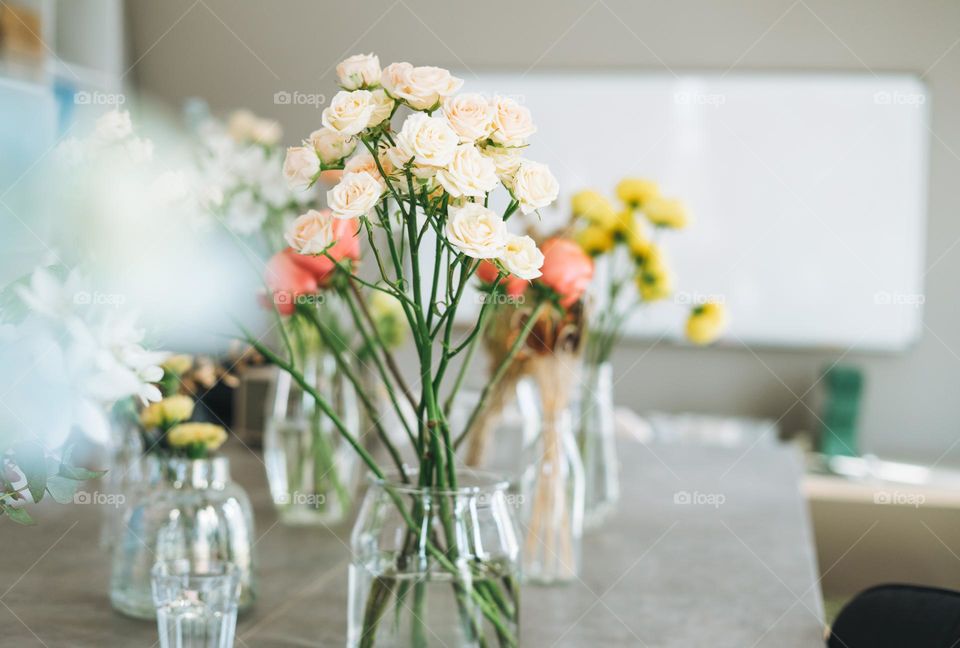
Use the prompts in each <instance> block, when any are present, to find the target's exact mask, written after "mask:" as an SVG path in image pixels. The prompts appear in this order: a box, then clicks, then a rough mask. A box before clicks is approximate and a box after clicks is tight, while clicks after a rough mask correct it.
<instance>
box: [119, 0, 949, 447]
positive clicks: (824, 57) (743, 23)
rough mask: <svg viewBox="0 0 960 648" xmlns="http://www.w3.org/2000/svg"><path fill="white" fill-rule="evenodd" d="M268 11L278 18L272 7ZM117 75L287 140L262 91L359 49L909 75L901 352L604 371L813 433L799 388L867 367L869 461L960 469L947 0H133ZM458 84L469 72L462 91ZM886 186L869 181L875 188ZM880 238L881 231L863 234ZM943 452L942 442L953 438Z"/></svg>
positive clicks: (626, 357) (744, 352) (449, 62)
mask: <svg viewBox="0 0 960 648" xmlns="http://www.w3.org/2000/svg"><path fill="white" fill-rule="evenodd" d="M281 8H282V11H281ZM128 20H129V21H130V24H131V35H130V39H131V46H132V52H131V57H132V60H133V61H135V62H136V64H135V66H134V68H133V71H132V72H131V75H133V76H135V78H136V81H137V82H138V83H139V85H140V87H141V88H142V89H143V90H144V91H147V92H149V93H151V94H153V95H155V96H156V97H158V98H161V99H163V100H165V101H169V102H171V103H174V104H176V103H179V102H180V101H182V100H183V99H184V98H186V97H190V96H203V97H206V98H207V99H208V100H209V101H210V103H211V105H212V106H213V107H214V108H215V109H218V110H229V109H231V108H235V107H239V106H243V105H246V106H248V107H249V108H251V109H253V110H254V111H256V112H259V113H263V114H265V115H271V116H273V117H276V118H277V119H280V120H281V121H282V122H283V124H284V126H285V127H286V128H287V132H288V133H289V134H290V136H289V137H288V138H289V139H291V140H294V139H296V138H297V134H299V133H307V132H309V131H310V130H311V129H313V128H315V127H317V126H318V124H319V111H318V110H317V109H316V108H314V107H311V106H284V105H275V104H274V101H273V96H274V93H275V92H278V91H287V92H291V93H292V92H295V91H296V92H301V93H306V94H312V93H326V94H327V96H330V94H332V92H333V91H334V74H333V66H334V65H335V64H336V63H337V62H338V61H339V60H340V59H342V58H344V57H345V56H347V55H349V54H353V53H356V52H368V51H376V52H377V53H378V54H379V55H380V57H381V60H382V61H384V62H388V61H392V60H398V59H403V60H410V61H411V62H414V63H421V64H422V63H431V64H436V65H443V66H447V67H455V68H460V69H466V70H468V71H470V70H479V69H514V70H521V71H524V70H529V69H563V68H577V69H585V68H586V69H590V68H618V69H635V70H657V71H663V70H664V69H667V70H668V71H669V70H674V71H679V70H705V69H706V70H721V71H723V70H728V69H732V70H744V71H746V70H838V71H863V72H867V73H869V72H870V71H875V72H880V71H907V72H914V73H918V74H923V75H924V79H925V80H926V81H927V82H928V83H929V86H930V90H931V93H932V96H933V122H932V129H931V130H932V132H931V138H932V145H931V164H930V200H929V223H928V227H927V237H928V238H927V264H928V266H929V270H928V273H927V277H926V280H927V287H926V310H925V319H926V325H925V331H924V336H923V339H922V341H921V342H920V343H919V344H918V345H917V346H916V348H914V349H912V350H911V351H909V352H907V353H904V354H901V355H895V356H893V355H891V356H882V355H859V354H852V353H851V354H846V355H845V354H844V352H843V350H837V351H823V352H809V351H804V352H795V351H789V350H766V349H749V348H744V347H740V346H734V347H730V348H716V349H709V350H694V349H687V348H677V347H669V346H665V345H656V346H654V347H650V346H649V345H643V344H638V343H631V344H626V345H624V349H623V351H622V352H621V353H618V354H617V356H616V360H615V369H616V373H617V380H618V382H617V385H616V393H617V399H618V401H620V402H622V403H627V404H630V405H632V406H634V407H636V408H637V409H640V410H643V409H648V408H651V407H656V408H658V409H664V410H695V411H703V412H721V413H730V414H753V415H757V416H765V417H772V418H774V419H782V420H781V424H782V426H783V427H784V429H785V430H788V431H795V430H797V429H802V428H808V429H809V428H810V427H813V426H814V425H815V423H816V420H815V418H814V417H813V415H812V414H811V410H810V409H808V408H809V407H814V403H813V396H814V394H815V391H813V392H810V393H806V392H807V390H808V388H809V387H810V385H811V384H812V383H813V382H814V381H815V380H816V378H817V376H818V374H819V370H820V368H821V367H823V366H824V365H825V364H829V363H832V362H833V361H835V360H837V359H841V358H842V360H843V362H852V363H857V364H859V365H861V366H862V367H864V368H865V370H866V374H867V381H868V382H867V391H866V394H865V412H864V417H863V430H864V437H865V438H864V446H865V449H866V450H868V451H872V452H876V453H880V454H886V455H893V456H898V457H905V458H918V459H922V460H925V461H928V462H940V463H957V462H960V443H958V441H960V398H958V397H957V396H958V393H957V392H958V391H960V307H958V305H957V295H956V293H957V289H956V278H957V277H958V276H960V218H957V216H956V215H957V213H958V212H960V192H957V191H956V180H955V178H956V177H957V174H958V173H960V29H958V28H960V4H957V3H951V2H947V1H945V0H940V1H935V0H909V1H908V0H903V1H899V2H892V1H878V0H858V1H851V0H843V1H837V0H742V1H738V2H733V1H726V2H718V1H716V0H694V1H685V2H669V1H667V0H664V1H658V2H653V1H644V2H637V1H628V0H622V1H618V0H596V1H590V0H586V1H577V2H556V1H549V0H536V1H529V0H528V1H526V2H517V1H516V0H485V1H484V2H476V3H461V2H448V1H447V2H444V1H442V0H436V1H419V0H396V1H386V2H337V3H329V2H323V3H318V2H315V1H310V0H297V1H290V0H285V1H283V2H269V3H267V2H254V1H253V0H247V1H245V2H239V1H236V0H234V1H229V0H198V1H194V0H165V1H164V2H156V1H155V0H129V1H128ZM469 78H470V77H469V74H467V75H466V79H467V81H468V82H469ZM877 190H878V191H882V187H878V188H877ZM877 227H883V223H877ZM955 444H956V445H955Z"/></svg>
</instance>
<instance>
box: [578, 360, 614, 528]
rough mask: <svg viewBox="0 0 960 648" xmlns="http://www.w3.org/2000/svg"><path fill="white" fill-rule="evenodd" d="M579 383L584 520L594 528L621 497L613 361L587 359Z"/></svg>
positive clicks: (585, 524) (609, 512)
mask: <svg viewBox="0 0 960 648" xmlns="http://www.w3.org/2000/svg"><path fill="white" fill-rule="evenodd" d="M580 385H581V392H580V416H579V417H578V418H579V426H578V430H577V445H578V446H579V449H580V458H581V460H582V461H583V474H584V498H583V499H584V518H583V522H584V526H585V527H586V528H588V529H591V528H596V527H598V526H600V524H602V523H603V521H604V520H605V519H606V518H607V516H609V515H610V514H611V513H612V512H613V511H614V510H615V509H616V507H617V502H618V500H619V499H620V477H619V470H618V465H617V447H616V433H615V430H614V421H613V368H612V367H611V366H610V363H609V362H601V363H587V364H586V366H585V367H584V371H583V374H582V380H581V383H580Z"/></svg>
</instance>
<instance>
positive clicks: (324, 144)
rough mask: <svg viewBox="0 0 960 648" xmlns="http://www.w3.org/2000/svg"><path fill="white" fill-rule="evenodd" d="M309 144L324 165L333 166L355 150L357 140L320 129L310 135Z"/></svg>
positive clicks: (333, 131) (326, 129)
mask: <svg viewBox="0 0 960 648" xmlns="http://www.w3.org/2000/svg"><path fill="white" fill-rule="evenodd" d="M310 144H311V145H313V150H315V151H316V152H317V155H319V156H320V160H321V161H322V162H323V163H324V164H335V163H336V162H339V161H340V160H342V159H343V158H345V157H347V156H348V155H350V154H351V153H353V150H354V149H355V148H357V138H356V137H353V136H351V135H342V134H340V133H338V132H337V131H335V130H330V129H329V128H320V129H318V130H315V131H313V132H312V133H310Z"/></svg>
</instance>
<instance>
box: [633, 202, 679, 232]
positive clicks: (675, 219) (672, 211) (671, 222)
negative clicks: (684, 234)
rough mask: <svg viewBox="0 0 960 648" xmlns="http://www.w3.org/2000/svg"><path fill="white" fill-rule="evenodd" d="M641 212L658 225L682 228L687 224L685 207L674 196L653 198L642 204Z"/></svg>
mask: <svg viewBox="0 0 960 648" xmlns="http://www.w3.org/2000/svg"><path fill="white" fill-rule="evenodd" d="M643 213H644V215H646V217H647V219H649V220H650V222H651V223H653V224H654V225H656V226H658V227H670V228H673V229H683V228H684V227H686V226H687V208H686V207H684V205H683V203H682V202H681V201H679V200H676V199H674V198H654V199H652V200H650V201H649V202H648V203H647V204H646V205H644V207H643Z"/></svg>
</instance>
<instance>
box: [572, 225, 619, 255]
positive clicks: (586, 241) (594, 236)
mask: <svg viewBox="0 0 960 648" xmlns="http://www.w3.org/2000/svg"><path fill="white" fill-rule="evenodd" d="M576 239H577V243H578V244H579V245H580V248H581V249H582V250H583V251H584V252H586V253H587V254H589V255H590V256H597V255H599V254H605V253H606V252H609V251H610V250H612V249H613V245H614V243H615V242H616V241H615V240H614V238H613V232H611V231H610V230H609V229H607V228H605V227H600V226H599V225H587V226H586V227H584V228H583V229H582V230H580V231H579V232H577V234H576Z"/></svg>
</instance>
